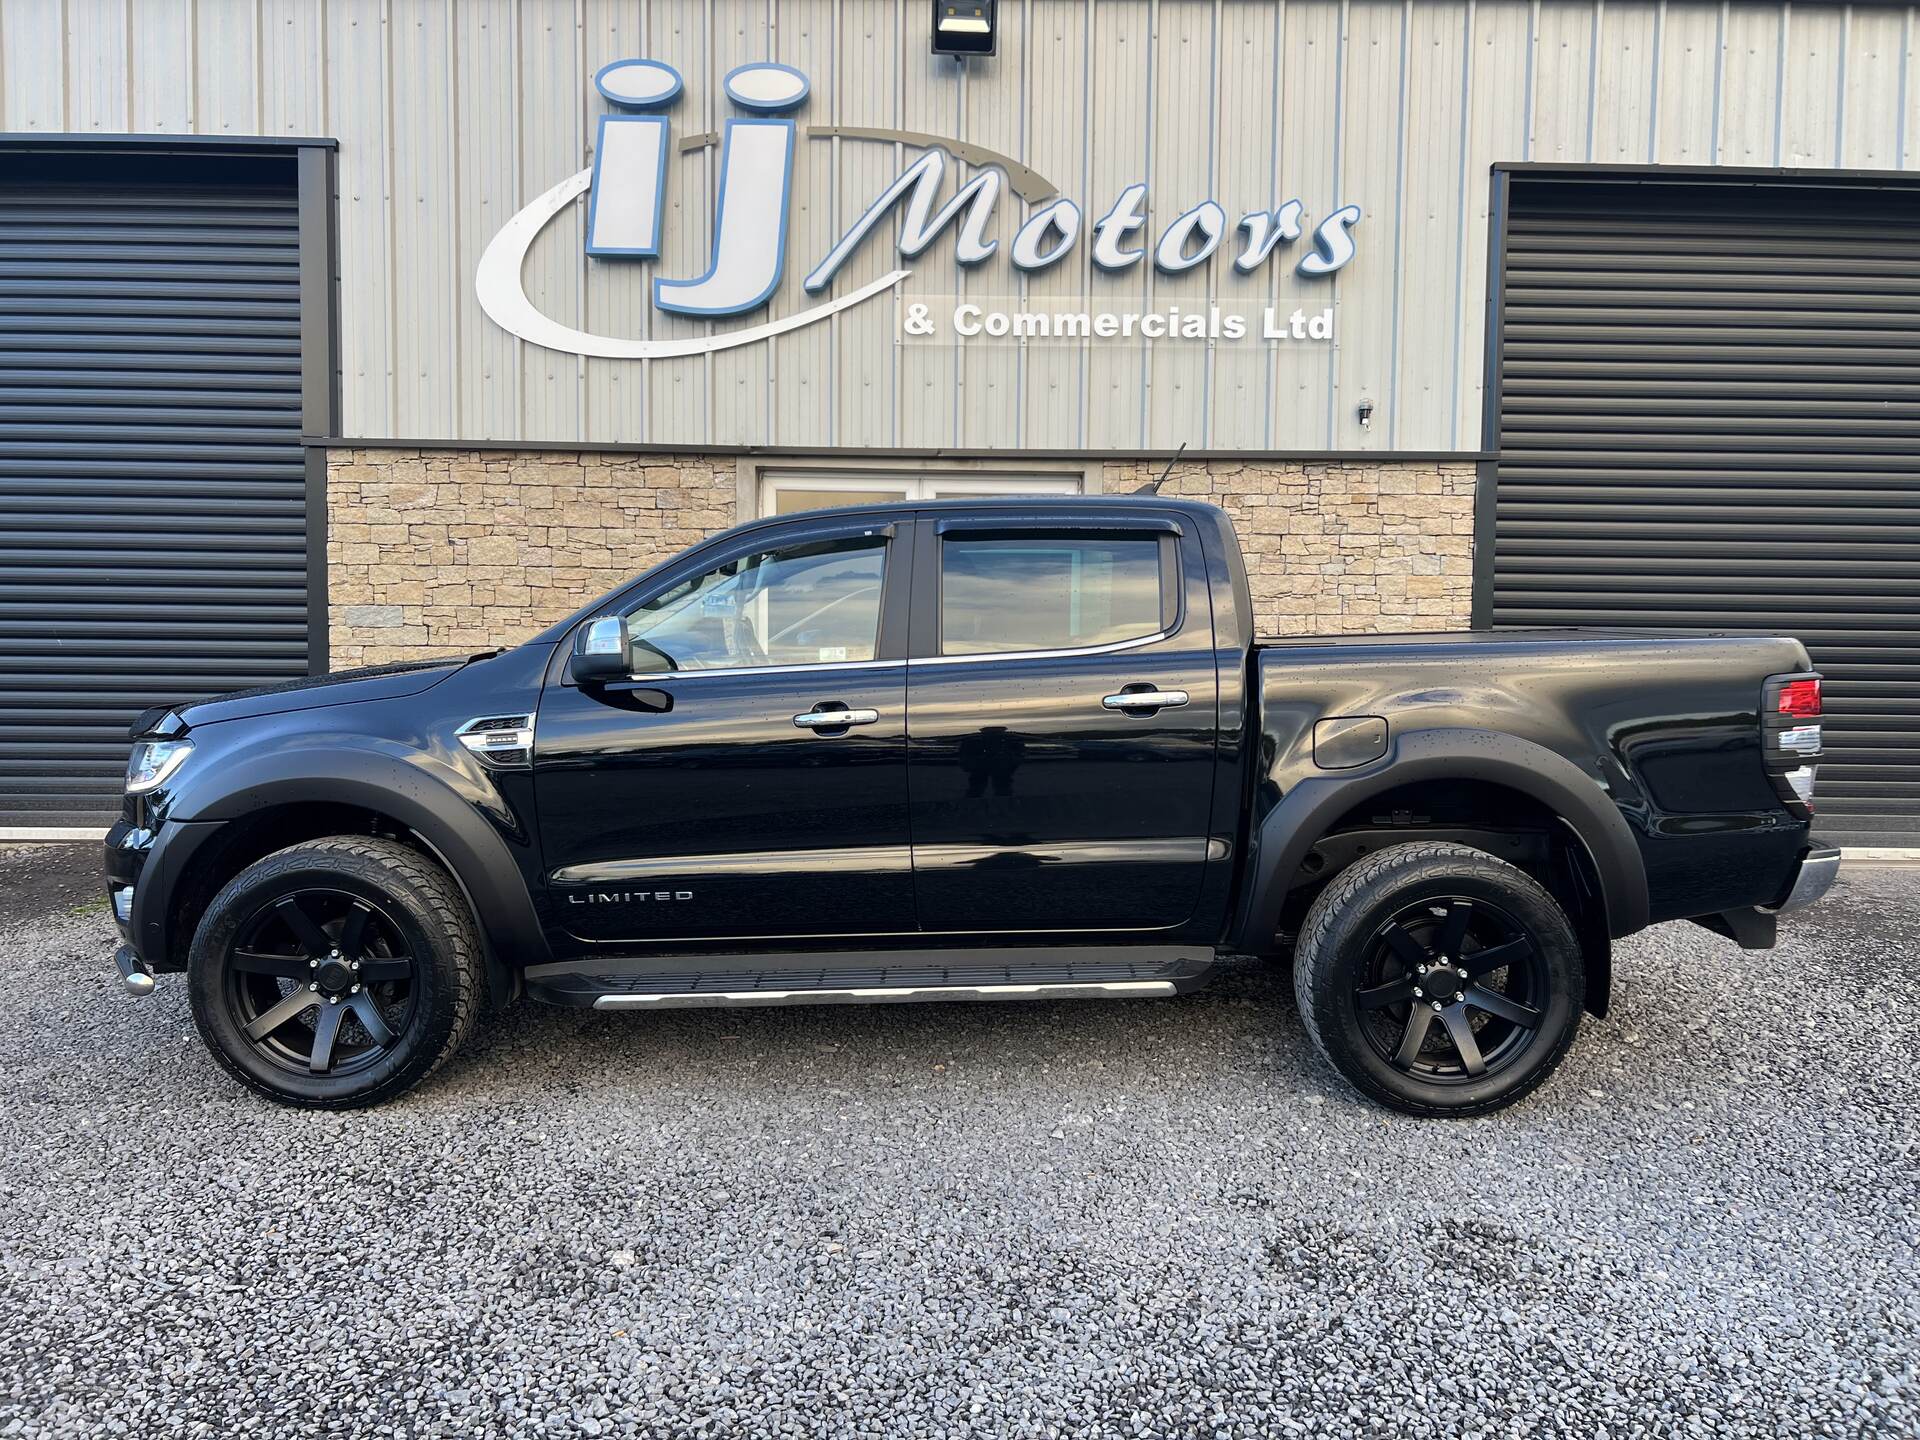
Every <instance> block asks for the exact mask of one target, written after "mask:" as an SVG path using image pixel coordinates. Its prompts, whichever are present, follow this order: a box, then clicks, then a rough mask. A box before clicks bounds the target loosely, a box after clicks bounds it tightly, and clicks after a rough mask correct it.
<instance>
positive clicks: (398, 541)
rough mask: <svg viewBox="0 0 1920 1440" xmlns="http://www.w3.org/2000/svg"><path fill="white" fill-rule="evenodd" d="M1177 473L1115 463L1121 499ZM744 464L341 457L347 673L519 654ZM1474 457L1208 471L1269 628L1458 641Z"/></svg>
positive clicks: (728, 502) (335, 509) (675, 536)
mask: <svg viewBox="0 0 1920 1440" xmlns="http://www.w3.org/2000/svg"><path fill="white" fill-rule="evenodd" d="M1164 464H1165V462H1164V461H1162V462H1151V461H1115V462H1110V463H1109V464H1108V465H1107V466H1106V467H1105V475H1104V482H1105V485H1106V487H1107V490H1108V492H1109V493H1121V494H1124V493H1126V492H1128V491H1131V490H1136V489H1138V488H1139V487H1140V486H1141V485H1143V484H1145V483H1146V482H1147V481H1149V480H1151V479H1154V478H1155V477H1157V476H1158V475H1159V474H1160V472H1161V470H1162V468H1163V467H1164ZM736 475H737V467H736V462H735V461H734V460H733V459H732V458H731V457H728V456H702V455H619V454H607V453H602V452H597V451H582V452H577V453H576V452H564V453H553V454H529V453H522V452H515V451H507V450H424V451H422V450H382V449H366V450H337V451H335V452H333V453H332V454H331V455H329V456H328V461H327V512H328V534H327V566H328V584H329V588H330V592H331V593H330V602H331V603H330V606H329V610H330V622H329V623H330V626H331V631H332V635H331V642H332V643H331V650H332V662H333V666H334V668H335V669H345V668H347V667H349V666H353V665H372V664H381V663H384V662H387V661H393V660H414V659H425V658H428V657H432V656H437V655H448V654H460V653H462V652H465V651H471V650H484V649H489V648H491V647H493V646H496V645H513V644H517V643H518V642H519V641H521V640H524V639H526V638H527V637H528V636H530V635H533V634H535V633H537V632H538V631H540V630H542V629H544V628H545V627H546V626H548V625H550V624H552V623H553V622H554V621H555V620H558V619H560V618H561V617H563V616H565V615H567V614H570V613H571V612H572V611H574V610H577V609H578V608H579V607H580V606H582V605H584V604H585V603H587V601H589V600H591V599H592V598H593V597H594V596H596V595H599V594H601V593H603V592H605V591H607V590H611V589H613V588H614V587H615V586H616V585H619V584H621V583H622V582H624V581H626V580H628V579H630V578H632V577H633V576H634V575H635V574H637V573H638V572H640V571H642V570H645V569H647V568H648V567H650V566H652V565H654V564H657V563H658V562H659V561H660V560H662V559H665V558H666V557H667V556H669V555H671V554H673V553H674V552H676V551H678V550H681V549H684V548H685V547H686V546H688V545H691V544H693V543H694V542H695V541H697V540H700V539H703V538H704V537H706V536H708V535H710V534H712V533H713V532H714V531H716V530H722V529H725V528H726V527H727V526H729V525H731V524H733V523H734V520H735V509H736V500H735V496H736V487H737V480H736ZM1473 492H1474V467H1473V466H1472V465H1471V464H1445V465H1441V464H1433V463H1414V464H1405V463H1399V462H1395V461H1392V460H1389V459H1384V458H1383V459H1382V460H1381V461H1380V462H1377V463H1376V462H1371V461H1369V462H1343V463H1339V464H1300V463H1295V462H1280V461H1273V462H1268V461H1258V460H1247V461H1223V460H1206V461H1192V462H1187V463H1182V464H1179V465H1176V466H1175V467H1174V469H1173V472H1172V474H1171V475H1170V476H1169V477H1168V478H1167V481H1166V484H1165V485H1163V486H1162V487H1161V493H1162V494H1166V495H1179V496H1191V497H1194V498H1196V499H1202V500H1210V501H1212V502H1213V503H1215V504H1217V505H1220V506H1221V507H1223V508H1224V509H1225V510H1226V511H1227V512H1228V513H1229V514H1231V515H1232V516H1233V522H1234V525H1235V527H1236V528H1237V529H1238V531H1239V533H1240V539H1241V543H1242V544H1243V545H1244V546H1245V548H1246V551H1247V564H1248V569H1249V573H1250V579H1251V583H1252V587H1253V600H1254V612H1255V621H1256V624H1257V626H1258V628H1259V630H1260V632H1261V633H1262V634H1268V635H1309V634H1330V633H1343V632H1364V631H1373V630H1448V629H1461V628H1464V627H1465V626H1466V625H1467V623H1468V616H1469V614H1470V606H1471V603H1472V591H1473Z"/></svg>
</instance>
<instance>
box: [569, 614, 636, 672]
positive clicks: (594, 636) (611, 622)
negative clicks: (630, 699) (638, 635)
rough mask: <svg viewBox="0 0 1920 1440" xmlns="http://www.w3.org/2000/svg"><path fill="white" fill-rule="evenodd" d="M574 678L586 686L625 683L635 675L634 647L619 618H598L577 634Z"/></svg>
mask: <svg viewBox="0 0 1920 1440" xmlns="http://www.w3.org/2000/svg"><path fill="white" fill-rule="evenodd" d="M570 668H571V669H572V672H573V678H574V679H575V680H576V681H578V682H580V683H581V684H583V685H591V684H596V683H604V682H605V681H608V680H624V679H626V677H627V676H629V675H631V674H632V673H633V643H632V642H631V641H630V640H628V639H627V622H626V621H624V620H622V619H621V618H620V617H619V616H618V615H597V616H595V617H594V618H593V619H591V620H589V621H587V623H586V624H584V625H582V626H581V627H580V628H579V629H578V630H576V631H575V632H574V634H573V660H572V663H571V667H570Z"/></svg>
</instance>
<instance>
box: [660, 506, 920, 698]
mask: <svg viewBox="0 0 1920 1440" xmlns="http://www.w3.org/2000/svg"><path fill="white" fill-rule="evenodd" d="M885 568H886V541H885V540H884V539H883V538H880V537H869V536H860V537H856V538H851V539H839V540H814V541H807V542H803V543H799V544H793V545H784V546H780V547H778V548H776V549H771V550H762V551H757V552H756V553H754V554H751V555H741V556H737V557H735V558H734V559H732V560H729V561H727V562H726V563H725V564H724V565H716V566H715V567H714V568H713V569H711V570H709V571H707V572H706V573H705V574H702V575H697V576H695V577H693V578H692V579H689V580H685V581H682V582H681V583H680V584H678V585H675V586H674V587H673V588H672V589H670V590H668V591H667V592H666V593H665V594H663V595H659V596H656V597H655V598H654V599H652V600H649V601H648V602H647V603H646V604H645V605H642V606H641V607H640V608H639V609H637V610H635V611H633V612H632V613H631V614H629V615H628V616H627V633H628V635H629V636H630V637H631V638H632V640H633V642H634V649H635V652H636V655H637V656H639V657H641V658H638V659H636V662H635V663H636V665H639V666H642V667H647V666H651V665H653V664H656V663H657V664H658V665H659V668H660V669H661V670H722V669H724V670H740V669H747V668H750V667H753V666H761V665H820V664H831V663H835V662H845V661H854V660H871V659H873V657H874V648H875V646H876V645H877V644H878V642H879V637H880V592H881V584H882V581H883V579H884V577H885Z"/></svg>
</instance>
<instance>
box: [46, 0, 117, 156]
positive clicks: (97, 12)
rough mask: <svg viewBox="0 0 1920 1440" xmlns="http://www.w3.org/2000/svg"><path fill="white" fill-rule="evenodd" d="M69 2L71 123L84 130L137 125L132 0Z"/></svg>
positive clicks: (68, 113)
mask: <svg viewBox="0 0 1920 1440" xmlns="http://www.w3.org/2000/svg"><path fill="white" fill-rule="evenodd" d="M66 6H67V41H66V56H65V58H66V68H67V105H66V128H67V129H69V130H73V131H77V132H80V133H85V132H88V131H107V132H114V131H123V130H129V129H131V128H133V127H132V125H131V124H130V123H129V118H130V114H129V112H130V109H131V106H130V104H129V102H130V100H131V98H132V89H133V79H132V76H131V75H130V74H129V73H128V50H127V43H128V36H127V6H126V0H66ZM49 58H51V57H49Z"/></svg>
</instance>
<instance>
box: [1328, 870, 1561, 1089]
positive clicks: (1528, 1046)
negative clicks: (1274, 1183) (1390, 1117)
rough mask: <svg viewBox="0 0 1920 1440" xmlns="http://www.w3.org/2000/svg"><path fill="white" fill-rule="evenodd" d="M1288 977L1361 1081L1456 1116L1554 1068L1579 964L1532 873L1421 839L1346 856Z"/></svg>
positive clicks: (1344, 1067)
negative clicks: (1476, 1067) (1346, 863)
mask: <svg viewBox="0 0 1920 1440" xmlns="http://www.w3.org/2000/svg"><path fill="white" fill-rule="evenodd" d="M1456 907H1460V908H1456ZM1463 917H1464V918H1463ZM1449 927H1454V928H1451V929H1450V928H1449ZM1503 957H1504V958H1505V959H1506V960H1507V962H1508V963H1506V964H1502V965H1498V966H1492V965H1491V964H1490V962H1491V961H1492V960H1496V959H1501V958H1503ZM1441 962H1444V963H1441ZM1423 966H1424V967H1426V968H1424V969H1423V968H1422V967H1423ZM1293 986H1294V995H1295V997H1296V999H1297V1000H1298V1001H1299V1006H1300V1018H1301V1019H1302V1021H1304V1022H1305V1024H1306V1027H1307V1034H1308V1035H1309V1037H1311V1039H1312V1040H1313V1043H1314V1045H1315V1047H1316V1048H1317V1049H1318V1050H1319V1051H1320V1053H1321V1054H1322V1055H1323V1056H1324V1057H1325V1058H1326V1060H1327V1062H1328V1063H1329V1064H1331V1065H1332V1066H1333V1067H1334V1069H1336V1070H1338V1071H1339V1072H1340V1074H1341V1075H1343V1076H1344V1077H1345V1078H1346V1079H1347V1080H1348V1081H1349V1082H1350V1083H1351V1084H1352V1085H1353V1086H1354V1087H1355V1088H1356V1089H1358V1090H1359V1091H1360V1092H1361V1093H1362V1094H1363V1095H1366V1096H1367V1097H1368V1098H1370V1099H1372V1100H1376V1101H1378V1102H1379V1103H1380V1104H1382V1105H1386V1106H1389V1107H1391V1108H1392V1109H1395V1110H1399V1111H1402V1112H1404V1113H1406V1114H1409V1115H1420V1116H1436V1117H1438V1116H1449V1117H1459V1116H1469V1115H1482V1114H1485V1113H1487V1112H1488V1111H1492V1110H1499V1109H1501V1108H1503V1107H1505V1106H1508V1105H1511V1104H1514V1103H1515V1102H1516V1101H1518V1100H1520V1099H1522V1098H1524V1097H1525V1096H1527V1095H1528V1094H1530V1093H1532V1091H1533V1090H1534V1089H1535V1088H1537V1087H1538V1086H1539V1085H1541V1084H1542V1083H1544V1082H1545V1080H1546V1079H1547V1077H1548V1076H1550V1075H1551V1074H1552V1073H1553V1072H1554V1070H1555V1068H1556V1067H1558V1065H1559V1064H1560V1061H1561V1060H1562V1058H1563V1057H1564V1056H1565V1055H1566V1053H1567V1050H1568V1048H1569V1047H1570V1046H1571V1045H1572V1044H1573V1040H1574V1036H1575V1035H1576V1034H1577V1033H1578V1030H1579V1026H1580V1011H1581V1006H1582V1003H1583V1000H1584V995H1585V975H1584V969H1583V966H1582V963H1581V952H1580V945H1579V941H1578V940H1577V939H1576V938H1575V935H1574V932H1573V927H1572V925H1571V924H1570V923H1569V922H1568V920H1567V916H1566V912H1565V911H1564V910H1562V909H1561V907H1560V905H1559V903H1558V902H1557V901H1556V900H1555V899H1554V898H1553V896H1552V895H1550V894H1549V893H1548V892H1547V891H1546V889H1545V888H1544V887H1542V886H1541V885H1540V884H1539V882H1538V881H1536V880H1534V879H1533V878H1532V877H1531V876H1529V875H1527V874H1526V873H1524V872H1523V871H1521V870H1518V869H1516V868H1515V867H1513V866H1512V865H1509V864H1507V863H1506V862H1505V861H1504V860H1499V859H1496V858H1495V857H1494V856H1492V855H1489V854H1486V853H1485V852H1483V851H1480V850H1475V849H1473V848H1471V847H1469V846H1465V845H1455V844H1448V843H1444V842H1439V841H1419V842H1413V843H1409V844H1405V845H1393V846H1389V847H1387V848H1386V849H1383V850H1379V851H1377V852H1375V853H1374V854H1372V855H1369V856H1367V857H1365V858H1364V859H1361V860H1358V861H1355V862H1354V863H1353V864H1352V865H1350V866H1348V867H1347V868H1346V869H1345V870H1343V871H1341V872H1340V874H1339V875H1337V876H1335V877H1334V879H1333V880H1332V881H1330V882H1329V883H1328V885H1327V887H1326V888H1325V889H1324V890H1323V891H1321V893H1320V895H1319V896H1318V898H1316V899H1315V901H1314V903H1313V905H1312V907H1311V908H1310V909H1309V910H1308V912H1307V916H1306V919H1305V921H1304V922H1303V923H1302V925H1301V927H1300V938H1299V943H1298V946H1297V947H1296V951H1295V955H1294V968H1293ZM1481 1001H1484V1005H1483V1004H1481V1003H1479V1002H1481ZM1486 1006H1493V1007H1495V1008H1494V1009H1493V1010H1489V1009H1487V1008H1485V1007H1486ZM1415 1007H1421V1008H1418V1009H1416V1008H1415ZM1462 1026H1464V1027H1465V1034H1464V1035H1461V1034H1460V1033H1459V1032H1460V1028H1461V1027H1462ZM1396 1038H1397V1040H1398V1044H1397V1045H1396V1044H1395V1043H1394V1042H1395V1040H1396ZM1469 1052H1471V1057H1472V1058H1471V1060H1470V1059H1469ZM1475 1062H1477V1064H1478V1065H1479V1067H1480V1073H1477V1074H1476V1073H1474V1070H1473V1064H1474V1063H1475Z"/></svg>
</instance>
